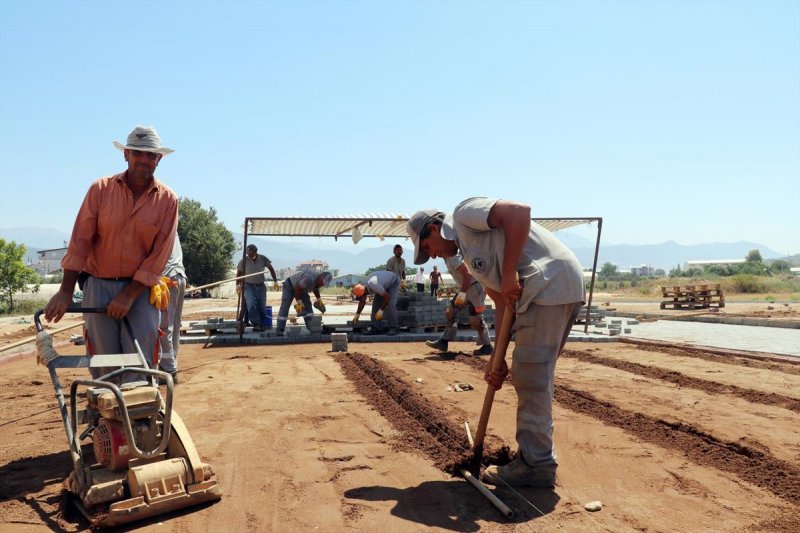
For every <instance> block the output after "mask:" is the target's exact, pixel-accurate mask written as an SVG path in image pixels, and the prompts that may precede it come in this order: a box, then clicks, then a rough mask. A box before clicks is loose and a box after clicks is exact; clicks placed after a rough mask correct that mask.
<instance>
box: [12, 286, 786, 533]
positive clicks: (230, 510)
mask: <svg viewBox="0 0 800 533" xmlns="http://www.w3.org/2000/svg"><path fill="white" fill-rule="evenodd" d="M208 305H209V302H208V301H201V302H200V303H198V302H197V301H195V302H191V303H190V304H189V305H188V309H187V317H186V319H188V320H191V319H193V318H195V316H193V315H192V314H191V313H192V312H194V311H198V316H200V315H202V314H203V312H202V311H199V310H200V309H205V308H207V306H208ZM656 305H657V304H656ZM761 305H762V306H764V304H761ZM618 308H619V306H618ZM757 310H758V309H753V310H751V311H750V312H754V311H757ZM216 316H226V314H225V313H218V314H217V315H216ZM231 316H232V314H231ZM20 326H21V325H20ZM19 329H23V328H22V327H20V328H19ZM79 332H80V330H79V329H78V330H75V331H70V332H66V333H65V335H66V337H68V336H69V334H70V333H79ZM349 348H350V352H349V353H348V354H334V353H332V352H329V351H328V350H329V349H330V345H329V344H302V345H283V346H257V345H248V346H242V347H236V346H224V347H223V346H218V347H212V346H209V347H203V345H197V344H192V345H183V346H182V347H181V352H180V355H179V360H180V368H181V383H180V385H178V386H177V393H176V403H175V408H176V410H177V411H178V412H179V413H180V414H181V416H182V417H183V419H184V421H185V422H186V424H187V426H188V427H189V429H190V431H191V433H192V437H193V438H194V440H195V444H196V445H197V448H198V450H199V452H200V454H201V456H202V457H203V458H204V460H206V461H207V462H209V463H210V464H211V465H212V466H213V467H214V469H215V471H216V472H217V476H218V479H219V482H220V484H221V486H222V489H223V492H224V497H223V499H222V500H221V501H220V502H218V503H215V504H213V505H208V506H205V507H202V508H199V509H190V510H184V511H181V512H178V513H173V514H171V515H167V516H161V517H158V518H157V519H155V520H151V521H149V522H145V523H142V524H137V525H136V526H135V529H142V530H149V529H155V528H157V529H158V531H176V532H177V531H181V532H183V531H312V530H318V531H381V532H394V531H397V532H401V531H402V532H405V531H417V530H423V529H426V530H428V529H429V530H434V531H787V532H788V531H797V530H798V525H799V524H800V504H799V503H798V502H800V424H798V423H797V421H798V412H800V364H793V363H788V362H775V361H759V360H753V359H745V358H740V357H735V356H730V357H721V356H719V355H708V354H704V353H703V351H702V350H696V349H693V350H683V349H666V348H650V347H647V346H638V345H630V344H622V343H614V344H588V343H570V344H568V345H567V350H566V351H565V353H564V354H563V356H562V359H561V360H560V361H559V363H558V366H557V380H556V404H555V424H556V425H555V441H556V448H557V452H558V454H559V461H560V463H561V466H560V468H559V471H558V484H557V487H556V488H555V490H541V489H521V490H518V491H516V492H514V491H512V490H510V489H508V488H499V489H497V490H496V493H497V494H498V496H500V497H501V499H503V500H504V501H505V502H506V504H508V505H509V506H510V507H511V508H512V509H514V510H515V511H516V513H517V516H516V518H514V519H512V520H507V519H506V518H504V517H503V516H502V515H501V514H500V513H499V512H498V511H497V510H496V509H495V508H494V507H492V506H491V505H490V504H489V503H488V502H487V501H486V500H485V499H484V498H483V497H482V496H480V495H479V494H478V493H477V491H476V490H475V489H474V488H473V487H472V486H470V485H469V484H468V483H467V482H466V481H464V480H463V479H461V478H459V477H453V476H452V475H450V474H449V473H448V471H449V470H452V466H453V460H454V458H455V459H457V458H458V456H459V455H460V454H461V453H462V452H463V451H465V450H466V449H467V446H468V445H467V442H466V434H465V432H464V427H463V425H464V421H468V422H469V424H470V425H471V427H472V430H473V432H474V431H475V428H477V425H478V418H479V416H480V411H481V407H482V404H483V397H484V392H485V385H484V384H483V382H482V379H481V376H482V366H483V364H484V362H485V359H486V358H481V359H476V358H473V357H471V356H467V355H466V354H468V353H470V352H471V350H472V348H473V347H472V345H471V344H469V343H452V344H451V349H453V350H456V351H455V352H454V353H453V354H452V355H453V356H454V357H453V358H452V359H445V358H442V357H441V356H440V354H438V353H435V352H433V351H431V350H430V349H428V348H427V347H425V346H424V344H422V343H370V344H363V343H350V346H349ZM511 349H513V343H512V346H511ZM81 350H82V347H79V346H74V345H72V344H69V343H64V342H62V343H61V344H60V348H59V351H61V352H62V353H81ZM0 355H1V354H0ZM65 375H67V376H82V375H83V371H74V372H71V373H69V372H68V373H66V374H65ZM65 381H67V382H68V381H69V380H65ZM464 382H467V383H471V384H473V385H474V386H475V390H472V391H467V392H455V391H454V385H455V384H456V383H464ZM0 402H2V405H3V407H4V408H3V409H2V410H0V531H15V532H16V531H49V530H64V531H70V532H72V531H85V530H87V529H88V527H89V525H88V523H87V522H86V521H85V520H83V519H82V518H81V517H80V516H78V515H77V514H76V513H75V512H72V511H70V509H69V508H67V509H62V508H61V503H62V494H61V490H62V489H61V487H62V486H61V482H62V480H63V479H64V478H65V477H66V475H67V474H68V472H69V468H70V461H69V456H68V454H67V452H66V450H67V445H66V438H65V435H64V430H63V426H62V424H61V420H60V417H59V414H58V411H57V409H56V408H55V407H54V406H55V400H54V398H53V390H52V386H51V384H50V381H49V379H48V375H47V372H46V371H45V370H44V368H43V367H41V366H36V364H35V359H34V358H32V357H30V356H29V357H19V358H17V359H16V360H13V361H10V362H7V363H5V364H3V365H2V366H1V367H0ZM515 406H516V396H515V393H514V390H513V387H512V386H511V385H510V384H508V385H506V386H504V387H503V388H502V389H501V390H500V391H498V392H497V394H496V397H495V402H494V407H493V410H492V416H491V419H490V421H489V436H488V437H487V440H488V443H489V444H490V445H491V446H492V448H493V449H494V450H497V449H499V448H500V447H501V446H502V445H504V444H505V445H508V446H510V447H511V448H512V449H514V448H515V441H514V428H515ZM592 500H600V501H602V503H603V508H602V510H601V511H599V512H595V513H590V512H587V511H585V510H584V504H585V503H587V502H589V501H592Z"/></svg>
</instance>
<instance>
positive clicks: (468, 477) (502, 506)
mask: <svg viewBox="0 0 800 533" xmlns="http://www.w3.org/2000/svg"><path fill="white" fill-rule="evenodd" d="M461 475H462V476H464V479H466V480H467V481H469V482H470V483H472V486H473V487H475V488H476V489H478V492H480V493H481V494H483V495H484V496H486V499H487V500H489V501H490V502H492V505H494V506H495V507H497V509H498V510H499V511H500V512H501V513H503V515H504V516H505V517H506V518H509V519H511V518H514V511H512V510H511V508H510V507H509V506H508V505H506V504H504V503H503V502H501V501H500V499H499V498H498V497H497V496H495V495H494V494H492V491H490V490H489V489H487V488H486V485H484V484H483V483H481V482H480V481H479V480H477V479H475V476H473V475H472V474H470V472H469V470H463V469H462V470H461Z"/></svg>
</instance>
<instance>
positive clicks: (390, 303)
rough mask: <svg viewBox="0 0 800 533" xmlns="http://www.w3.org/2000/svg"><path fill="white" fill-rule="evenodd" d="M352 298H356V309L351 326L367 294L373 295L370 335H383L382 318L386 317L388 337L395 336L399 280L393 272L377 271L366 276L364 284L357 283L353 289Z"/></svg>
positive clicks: (355, 321)
mask: <svg viewBox="0 0 800 533" xmlns="http://www.w3.org/2000/svg"><path fill="white" fill-rule="evenodd" d="M352 292H353V296H355V297H356V298H358V309H357V310H356V315H355V316H354V317H353V325H354V326H355V325H356V324H357V323H358V319H359V318H360V317H361V311H363V310H364V305H365V304H366V303H367V294H368V293H369V294H372V295H374V298H373V300H372V314H371V315H370V317H371V320H372V328H371V329H370V332H369V334H370V335H378V334H380V333H383V326H382V321H383V316H384V313H385V314H386V315H387V320H388V321H389V332H388V334H389V335H397V328H398V327H399V323H398V321H397V296H398V294H399V292H400V278H398V277H397V274H395V273H394V272H388V271H386V270H379V271H377V272H372V273H370V274H369V275H368V276H367V279H366V280H365V281H364V283H363V284H362V283H359V284H358V285H356V286H355V287H353V291H352Z"/></svg>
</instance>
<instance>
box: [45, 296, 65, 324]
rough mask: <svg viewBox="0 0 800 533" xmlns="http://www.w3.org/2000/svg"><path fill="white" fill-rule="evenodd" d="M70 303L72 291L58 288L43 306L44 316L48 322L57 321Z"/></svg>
mask: <svg viewBox="0 0 800 533" xmlns="http://www.w3.org/2000/svg"><path fill="white" fill-rule="evenodd" d="M70 305H72V293H71V292H66V291H64V290H60V291H58V292H57V293H55V294H54V295H53V297H52V298H50V301H49V302H47V305H46V306H45V307H44V318H45V320H47V321H48V322H51V321H52V322H58V321H59V320H61V318H62V317H63V316H64V313H66V312H67V307H69V306H70Z"/></svg>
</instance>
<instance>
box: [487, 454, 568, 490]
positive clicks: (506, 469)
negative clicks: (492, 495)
mask: <svg viewBox="0 0 800 533" xmlns="http://www.w3.org/2000/svg"><path fill="white" fill-rule="evenodd" d="M481 480H482V481H483V482H484V483H489V484H490V485H495V486H502V485H506V484H507V485H510V486H512V487H526V486H527V487H538V488H552V487H555V486H556V465H552V466H544V467H540V468H537V467H533V466H530V465H528V463H526V462H525V461H524V460H523V459H522V456H521V455H520V454H517V457H516V458H515V459H514V460H513V461H511V462H510V463H508V464H507V465H505V466H496V465H492V466H489V467H487V468H486V470H484V471H483V476H481Z"/></svg>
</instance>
